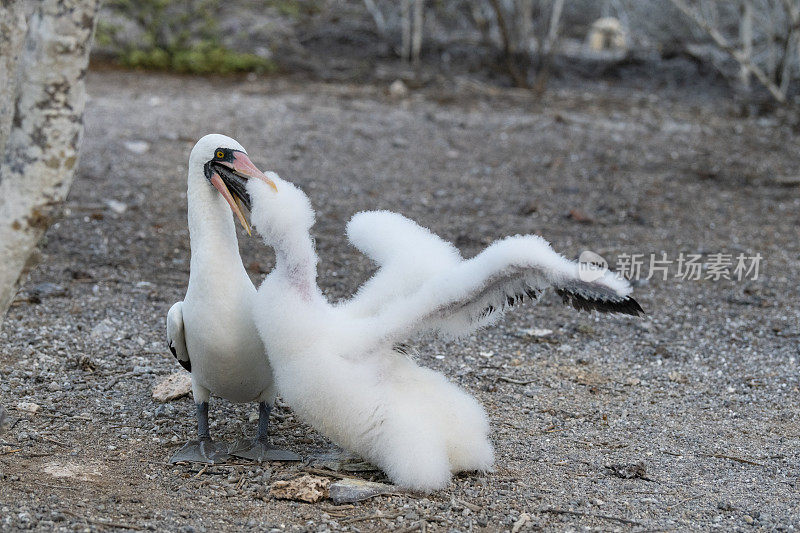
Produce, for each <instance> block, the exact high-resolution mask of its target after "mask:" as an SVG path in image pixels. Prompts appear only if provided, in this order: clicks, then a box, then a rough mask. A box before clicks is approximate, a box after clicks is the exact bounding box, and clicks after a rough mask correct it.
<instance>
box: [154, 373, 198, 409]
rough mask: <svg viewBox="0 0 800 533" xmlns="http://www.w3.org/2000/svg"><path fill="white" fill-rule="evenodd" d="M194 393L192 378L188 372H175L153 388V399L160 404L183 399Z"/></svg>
mask: <svg viewBox="0 0 800 533" xmlns="http://www.w3.org/2000/svg"><path fill="white" fill-rule="evenodd" d="M190 392H192V378H191V376H190V375H189V374H187V373H186V372H175V373H174V374H170V375H169V376H167V378H166V379H163V380H161V381H159V382H158V383H157V384H156V385H155V387H153V398H154V399H156V400H158V401H159V402H169V401H172V400H177V399H178V398H182V397H184V396H186V395H188V394H189V393H190Z"/></svg>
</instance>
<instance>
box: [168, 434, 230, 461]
mask: <svg viewBox="0 0 800 533" xmlns="http://www.w3.org/2000/svg"><path fill="white" fill-rule="evenodd" d="M229 459H230V455H228V444H227V443H225V442H214V441H213V440H211V439H210V438H209V439H198V440H190V441H189V442H187V443H186V444H184V445H183V447H182V448H181V449H180V450H178V451H177V452H175V455H173V456H172V457H171V458H170V460H169V462H170V464H175V463H180V462H182V461H185V462H187V463H206V464H212V465H213V464H221V463H226V462H227V461H228V460H229Z"/></svg>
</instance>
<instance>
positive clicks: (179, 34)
mask: <svg viewBox="0 0 800 533" xmlns="http://www.w3.org/2000/svg"><path fill="white" fill-rule="evenodd" d="M95 60H96V61H111V62H113V63H115V64H118V65H121V66H124V67H130V68H144V69H158V70H166V71H173V72H177V73H194V74H218V73H219V74H228V73H236V72H254V73H273V72H277V71H281V72H284V73H304V74H309V75H313V76H315V77H318V78H322V79H329V80H339V81H353V82H364V81H370V80H373V81H374V80H382V79H384V78H386V79H397V78H399V79H402V80H403V81H404V82H405V83H407V84H416V85H420V84H427V83H430V82H433V81H442V80H444V81H449V82H453V81H460V82H462V83H464V82H467V83H469V82H472V83H489V84H492V85H505V86H516V87H521V88H528V89H534V90H539V91H541V90H545V88H546V87H547V85H548V83H550V82H551V81H552V80H553V79H569V78H570V77H588V78H603V77H605V78H609V79H624V78H625V77H627V76H631V77H633V78H636V79H638V80H647V79H648V78H652V80H653V82H654V83H659V84H662V85H663V84H670V85H675V86H686V87H691V86H692V84H693V83H694V82H693V81H692V80H696V79H697V77H698V76H699V77H706V78H709V77H711V78H719V79H720V80H723V81H724V83H727V84H728V85H729V86H730V87H734V88H736V89H737V90H744V91H747V92H748V94H750V95H762V96H764V97H765V98H772V99H774V100H775V101H777V102H785V101H793V100H794V99H795V98H796V96H797V93H798V85H800V84H798V83H797V82H798V79H800V0H664V1H661V0H266V1H254V0H231V1H222V0H172V1H170V0H141V1H136V0H110V1H109V2H107V3H106V6H105V8H104V11H103V14H102V16H101V21H100V24H99V26H98V30H97V37H96V45H95ZM465 80H466V81H465Z"/></svg>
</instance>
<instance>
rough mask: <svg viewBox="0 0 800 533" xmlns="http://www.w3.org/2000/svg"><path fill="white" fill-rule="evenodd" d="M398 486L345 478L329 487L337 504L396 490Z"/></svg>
mask: <svg viewBox="0 0 800 533" xmlns="http://www.w3.org/2000/svg"><path fill="white" fill-rule="evenodd" d="M395 491H396V487H394V486H393V485H387V484H385V483H375V482H372V481H364V480H361V479H353V478H345V479H341V480H339V481H336V482H334V483H331V485H330V487H328V492H329V494H330V498H331V500H333V503H334V504H336V505H339V504H342V503H352V502H358V501H361V500H366V499H367V498H371V497H372V496H375V495H377V494H385V493H387V492H395Z"/></svg>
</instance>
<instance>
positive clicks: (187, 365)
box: [168, 342, 192, 372]
mask: <svg viewBox="0 0 800 533" xmlns="http://www.w3.org/2000/svg"><path fill="white" fill-rule="evenodd" d="M168 346H169V351H170V352H172V356H173V357H175V359H178V352H177V351H175V346H174V345H173V344H172V342H170V343H169V344H168ZM178 363H180V365H181V366H182V367H183V368H185V369H186V370H188V371H189V372H191V371H192V362H191V361H181V360H180V359H178Z"/></svg>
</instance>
